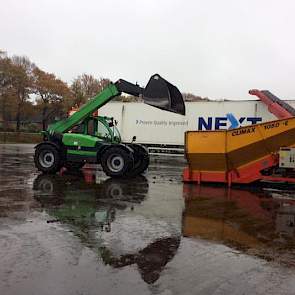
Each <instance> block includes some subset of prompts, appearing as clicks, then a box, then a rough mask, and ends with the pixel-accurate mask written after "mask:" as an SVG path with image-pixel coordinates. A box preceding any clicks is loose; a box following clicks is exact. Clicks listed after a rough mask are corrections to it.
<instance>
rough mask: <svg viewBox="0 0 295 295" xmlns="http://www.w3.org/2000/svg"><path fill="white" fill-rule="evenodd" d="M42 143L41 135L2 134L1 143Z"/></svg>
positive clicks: (23, 133) (22, 133) (0, 135)
mask: <svg viewBox="0 0 295 295" xmlns="http://www.w3.org/2000/svg"><path fill="white" fill-rule="evenodd" d="M40 141H42V135H41V134H40V133H27V132H0V143H37V142H40Z"/></svg>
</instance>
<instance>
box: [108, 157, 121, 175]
mask: <svg viewBox="0 0 295 295" xmlns="http://www.w3.org/2000/svg"><path fill="white" fill-rule="evenodd" d="M107 165H108V168H109V169H110V170H111V171H112V172H120V171H121V170H122V169H123V167H124V159H123V157H121V156H120V155H113V156H111V157H109V158H108V160H107Z"/></svg>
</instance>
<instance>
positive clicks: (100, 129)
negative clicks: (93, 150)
mask: <svg viewBox="0 0 295 295" xmlns="http://www.w3.org/2000/svg"><path fill="white" fill-rule="evenodd" d="M96 136H97V137H100V138H110V134H109V130H108V128H107V127H106V126H105V125H104V124H103V123H102V122H100V121H97V132H96Z"/></svg>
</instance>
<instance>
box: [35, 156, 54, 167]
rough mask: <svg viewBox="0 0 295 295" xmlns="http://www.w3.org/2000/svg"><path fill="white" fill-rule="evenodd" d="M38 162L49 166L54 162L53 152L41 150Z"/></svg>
mask: <svg viewBox="0 0 295 295" xmlns="http://www.w3.org/2000/svg"><path fill="white" fill-rule="evenodd" d="M39 163H40V164H41V166H42V167H44V168H50V167H51V166H52V165H53V164H54V154H53V152H43V153H41V154H40V156H39Z"/></svg>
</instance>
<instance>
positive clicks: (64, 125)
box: [34, 74, 185, 177]
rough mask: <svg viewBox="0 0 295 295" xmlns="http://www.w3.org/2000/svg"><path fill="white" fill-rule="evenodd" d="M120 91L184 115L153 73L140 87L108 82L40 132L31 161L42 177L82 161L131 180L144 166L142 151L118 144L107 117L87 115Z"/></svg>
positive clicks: (171, 90) (177, 96)
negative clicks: (103, 87) (64, 116)
mask: <svg viewBox="0 0 295 295" xmlns="http://www.w3.org/2000/svg"><path fill="white" fill-rule="evenodd" d="M122 92H124V93H127V94H130V95H134V96H137V97H139V96H140V97H142V99H143V101H144V102H145V103H147V104H149V105H151V106H154V107H157V108H160V109H162V110H166V111H170V112H174V113H178V114H181V115H184V114H185V105H184V101H183V98H182V95H181V93H180V92H179V90H178V89H177V88H176V87H175V86H174V85H172V84H170V83H169V82H168V81H166V80H165V79H163V78H162V77H161V76H160V75H159V74H155V75H153V76H151V78H150V80H149V82H148V84H147V86H146V87H145V88H142V87H140V86H139V85H137V84H132V83H130V82H127V81H125V80H122V79H120V80H118V81H117V82H116V83H110V84H109V85H108V86H107V87H106V88H105V89H104V90H103V91H102V92H100V93H99V94H98V95H96V96H95V97H94V98H92V99H91V100H89V101H88V102H87V103H86V104H85V105H83V106H82V107H81V108H80V109H79V110H78V111H77V112H75V113H74V114H72V115H71V116H69V117H68V118H66V119H64V120H60V121H58V122H56V123H53V124H52V125H49V127H48V128H47V130H46V131H43V132H42V133H43V138H44V141H43V142H41V143H39V144H38V145H37V146H36V147H35V155H34V162H35V165H36V167H37V169H38V170H40V171H42V172H43V173H50V174H54V173H56V172H58V171H59V170H60V169H61V168H62V167H66V168H67V169H68V170H73V169H75V170H76V169H80V168H82V167H83V166H84V164H85V163H96V164H101V166H102V169H103V171H104V172H105V174H106V175H107V176H110V177H134V176H136V175H139V174H141V173H143V172H144V171H145V170H146V169H147V168H148V165H149V154H148V151H147V149H146V148H145V147H144V146H142V145H140V144H136V143H134V141H135V137H134V140H133V141H132V142H131V143H123V142H122V141H121V136H120V133H119V131H118V129H117V127H116V121H115V120H114V119H113V118H111V117H104V116H94V115H93V113H94V112H95V111H96V110H97V109H99V108H101V107H102V106H103V105H105V104H106V103H107V102H109V101H110V100H111V99H113V98H114V97H116V96H118V95H120V94H121V93H122Z"/></svg>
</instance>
